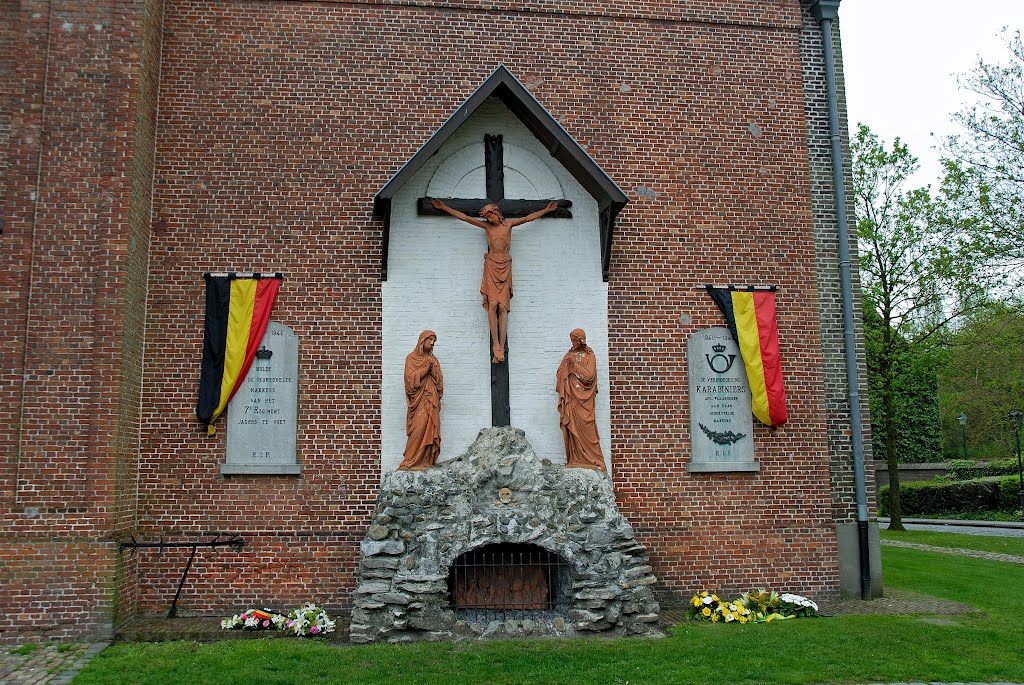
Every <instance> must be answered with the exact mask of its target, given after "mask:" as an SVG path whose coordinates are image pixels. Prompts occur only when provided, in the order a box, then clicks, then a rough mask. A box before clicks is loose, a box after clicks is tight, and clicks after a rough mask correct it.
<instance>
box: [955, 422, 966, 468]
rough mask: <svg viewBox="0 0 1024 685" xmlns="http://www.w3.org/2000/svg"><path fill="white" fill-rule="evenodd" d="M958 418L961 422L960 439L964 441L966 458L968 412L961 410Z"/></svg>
mask: <svg viewBox="0 0 1024 685" xmlns="http://www.w3.org/2000/svg"><path fill="white" fill-rule="evenodd" d="M956 420H957V421H959V422H960V439H961V440H962V441H963V446H964V459H967V458H968V457H967V414H965V413H963V412H960V416H958V417H956Z"/></svg>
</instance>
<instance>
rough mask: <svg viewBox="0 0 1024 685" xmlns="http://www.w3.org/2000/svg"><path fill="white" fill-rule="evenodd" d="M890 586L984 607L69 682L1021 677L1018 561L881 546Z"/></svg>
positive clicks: (181, 661) (151, 665)
mask: <svg viewBox="0 0 1024 685" xmlns="http://www.w3.org/2000/svg"><path fill="white" fill-rule="evenodd" d="M883 558H884V573H885V581H886V584H887V585H888V586H891V587H898V588H903V589H907V590H912V591H915V592H920V593H925V594H931V595H935V596H938V597H943V598H947V599H951V600H955V601H959V602H963V603H966V604H971V605H973V606H975V607H978V608H979V609H981V610H983V611H984V612H986V615H975V616H955V617H948V623H949V625H945V624H935V623H930V622H927V621H925V620H922V618H921V617H912V616H847V617H840V618H827V619H826V618H822V619H805V620H795V621H785V622H781V623H769V624H761V625H746V626H739V625H733V624H728V625H726V624H702V623H684V624H682V625H680V626H678V627H676V628H675V629H674V631H673V634H672V635H671V636H670V637H668V638H666V639H661V640H641V639H590V640H575V641H566V640H534V641H519V640H516V641H502V642H490V643H460V644H446V643H442V644H417V645H397V646H396V645H369V646H359V647H334V646H330V645H327V644H323V643H316V642H302V641H298V640H241V641H226V642H220V643H214V644H195V643H184V642H177V643H165V644H121V645H115V646H113V647H110V648H109V649H107V650H105V651H103V652H102V653H100V655H99V656H97V657H96V658H95V659H94V660H93V661H92V662H91V663H90V664H89V666H88V667H87V668H86V669H85V670H84V671H83V672H82V673H81V674H79V676H78V677H77V678H75V679H74V681H73V685H97V684H113V683H117V684H118V685H122V684H123V685H131V684H139V685H142V684H153V685H157V684H159V685H167V683H182V684H185V685H213V684H216V685H221V684H225V685H226V684H234V683H245V684H246V685H249V684H255V685H262V684H264V683H265V684H268V685H271V684H272V685H277V684H280V685H293V684H295V683H318V684H319V683H324V684H326V683H360V684H365V685H374V684H378V683H379V684H381V685H385V684H386V685H399V684H401V683H417V684H418V685H462V684H465V685H487V684H490V683H495V684H497V683H509V684H521V685H546V684H551V685H556V684H557V685H566V684H573V685H574V684H576V683H601V684H605V683H608V684H612V683H619V684H625V683H631V684H633V683H636V684H640V683H644V684H652V685H654V684H666V685H667V684H669V683H672V684H675V685H680V684H686V683H700V684H704V683H708V684H717V683H723V684H724V683H789V684H792V685H799V684H801V683H826V682H830V683H843V682H861V683H863V682H911V681H936V680H939V681H945V682H956V681H960V682H964V681H988V682H992V681H1018V682H1024V649H1020V646H1021V645H1024V621H1022V620H1021V617H1022V616H1024V592H1021V590H1020V588H1022V587H1024V566H1021V565H1015V564H1009V563H1003V562H993V561H986V560H981V559H971V558H966V557H954V556H950V555H944V554H939V553H932V552H920V551H916V550H910V549H900V548H883Z"/></svg>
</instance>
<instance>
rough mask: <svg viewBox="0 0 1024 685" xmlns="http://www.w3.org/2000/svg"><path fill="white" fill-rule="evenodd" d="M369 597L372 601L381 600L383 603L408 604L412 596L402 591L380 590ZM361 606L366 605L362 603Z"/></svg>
mask: <svg viewBox="0 0 1024 685" xmlns="http://www.w3.org/2000/svg"><path fill="white" fill-rule="evenodd" d="M370 599H371V600H372V601H374V602H383V603H384V604H408V603H409V602H411V601H412V597H410V596H409V595H407V594H405V593H404V592H381V593H379V594H376V595H371V596H370ZM363 606H364V607H365V606H366V605H365V604H363ZM382 606H383V605H382Z"/></svg>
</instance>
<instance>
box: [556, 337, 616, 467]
mask: <svg viewBox="0 0 1024 685" xmlns="http://www.w3.org/2000/svg"><path fill="white" fill-rule="evenodd" d="M569 340H570V341H572V349H570V350H569V351H568V352H566V353H565V356H564V357H562V363H561V364H559V365H558V376H557V382H556V383H555V390H557V391H558V415H559V417H560V420H561V425H562V437H563V438H564V439H565V465H566V466H569V467H580V468H587V469H598V470H600V471H604V470H605V468H604V455H603V454H602V453H601V440H600V438H599V437H598V435H597V417H596V416H595V414H594V399H595V397H596V396H597V358H596V357H595V356H594V350H592V349H590V347H589V346H588V345H587V334H586V333H584V332H583V329H582V328H577V329H575V330H573V332H572V333H570V334H569Z"/></svg>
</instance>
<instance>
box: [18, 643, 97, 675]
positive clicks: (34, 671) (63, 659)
mask: <svg viewBox="0 0 1024 685" xmlns="http://www.w3.org/2000/svg"><path fill="white" fill-rule="evenodd" d="M106 646H107V645H106V643H102V642H98V643H91V644H79V643H75V642H59V643H49V644H38V645H37V644H34V643H29V644H24V645H21V646H20V647H0V683H3V685H66V684H67V683H69V682H70V681H71V679H72V678H74V677H75V676H76V675H78V672H79V671H81V670H82V668H84V667H85V665H86V664H87V663H89V660H90V659H92V658H93V657H94V656H96V654H98V653H99V652H100V650H102V649H103V648H104V647H106Z"/></svg>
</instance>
